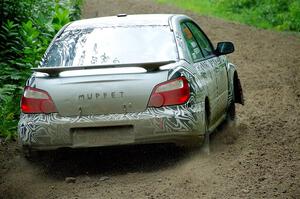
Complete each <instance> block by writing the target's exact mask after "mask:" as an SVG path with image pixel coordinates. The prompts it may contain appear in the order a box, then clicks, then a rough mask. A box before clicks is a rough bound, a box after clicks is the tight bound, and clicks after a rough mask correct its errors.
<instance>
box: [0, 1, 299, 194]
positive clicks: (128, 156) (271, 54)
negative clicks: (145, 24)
mask: <svg viewBox="0 0 300 199" xmlns="http://www.w3.org/2000/svg"><path fill="white" fill-rule="evenodd" d="M83 13H84V17H86V18H88V17H95V16H107V15H115V14H117V13H127V14H132V13H185V14H187V15H189V16H191V17H192V18H194V19H195V20H196V21H197V22H198V23H199V24H200V25H201V26H202V27H203V29H204V30H205V32H207V33H208V35H209V36H210V37H211V39H212V41H213V42H214V43H216V42H217V41H226V40H230V41H233V42H234V44H235V46H236V52H235V53H234V54H232V55H230V58H231V60H232V61H233V62H234V63H235V64H236V65H237V66H238V71H239V75H240V78H241V81H242V83H243V87H244V91H245V97H246V105H245V106H243V107H238V110H237V114H238V120H237V123H236V124H235V125H232V126H231V127H229V128H226V129H223V130H219V131H218V132H216V133H215V134H214V135H213V138H212V152H211V154H210V155H209V156H206V155H205V154H202V153H200V152H199V151H193V152H189V153H187V152H184V151H181V150H179V149H177V148H173V147H162V146H159V147H157V146H156V147H153V146H152V147H150V146H146V147H145V146H144V147H141V146H138V147H129V148H127V147H124V148H117V149H116V148H115V149H103V150H96V151H80V152H65V153H63V154H61V155H59V156H58V157H56V158H55V159H52V160H49V159H47V158H43V159H42V160H40V161H39V162H33V163H28V162H27V161H25V160H24V159H23V158H22V157H21V156H20V152H19V150H18V148H17V146H16V144H9V145H4V146H1V147H0V175H1V177H0V198H300V179H299V172H300V168H299V167H300V160H299V158H300V154H299V150H300V130H299V129H300V109H299V107H300V80H299V78H300V56H299V55H300V39H299V37H295V36H292V35H290V34H286V33H277V32H272V31H267V30H258V29H256V28H253V27H248V26H246V25H240V24H235V23H231V22H226V21H222V20H219V19H215V18H210V17H203V16H198V15H196V14H193V13H191V12H189V11H183V10H179V9H176V8H173V7H170V6H165V5H158V4H155V3H153V2H152V1H146V0H127V1H116V0H98V1H97V0H88V1H86V6H85V9H84V11H83ZM65 177H75V178H76V182H75V183H66V182H65ZM71 181H72V179H71Z"/></svg>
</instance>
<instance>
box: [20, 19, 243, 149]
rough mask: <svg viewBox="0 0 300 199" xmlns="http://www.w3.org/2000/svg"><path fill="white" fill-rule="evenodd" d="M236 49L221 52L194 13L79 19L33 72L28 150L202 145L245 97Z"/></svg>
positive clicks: (27, 102)
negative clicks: (234, 56) (232, 56)
mask: <svg viewBox="0 0 300 199" xmlns="http://www.w3.org/2000/svg"><path fill="white" fill-rule="evenodd" d="M233 51H234V46H233V44H232V43H231V42H220V43H218V44H217V47H216V48H214V47H213V45H212V43H211V42H210V40H209V39H208V37H207V36H206V35H205V33H204V32H203V31H202V30H201V29H200V27H199V26H198V25H197V24H196V23H195V22H194V21H193V20H192V19H191V18H189V17H187V16H185V15H164V14H163V15H128V16H127V15H125V14H124V15H118V16H113V17H103V18H94V19H84V20H79V21H75V22H72V23H69V24H67V25H66V26H64V27H63V28H62V29H61V30H60V31H59V32H58V34H57V35H56V36H55V38H54V39H53V41H52V43H51V44H50V46H49V48H48V49H47V51H46V53H45V55H44V57H43V59H42V61H41V64H40V66H39V67H38V68H33V69H32V70H33V71H34V73H33V74H32V76H31V77H30V78H29V79H28V81H27V83H26V86H25V88H24V94H23V96H22V100H21V112H22V113H21V116H20V121H19V124H18V133H19V140H20V143H21V144H22V146H23V148H24V150H32V149H34V150H50V149H58V148H64V147H70V148H82V147H98V146H113V145H130V144H146V143H175V144H178V145H192V144H195V143H201V142H202V141H203V140H204V139H203V138H204V137H205V135H206V136H208V135H209V133H210V132H212V131H213V130H214V129H215V128H216V127H217V126H218V125H219V124H220V123H221V122H222V121H224V120H225V119H226V118H231V119H234V117H235V104H234V103H240V104H243V94H242V88H241V84H240V81H239V78H238V74H237V71H236V67H235V65H233V64H232V63H230V62H229V61H228V59H227V58H226V56H225V55H226V54H229V53H232V52H233Z"/></svg>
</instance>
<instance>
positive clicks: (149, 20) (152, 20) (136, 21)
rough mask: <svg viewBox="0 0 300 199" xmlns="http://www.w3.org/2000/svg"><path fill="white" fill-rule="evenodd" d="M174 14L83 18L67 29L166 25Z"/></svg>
mask: <svg viewBox="0 0 300 199" xmlns="http://www.w3.org/2000/svg"><path fill="white" fill-rule="evenodd" d="M172 16H174V14H143V15H126V14H124V15H123V14H122V15H119V16H110V17H98V18H91V19H83V20H78V21H74V22H72V23H71V24H70V25H69V26H68V27H67V30H69V29H85V28H97V27H116V26H120V27H126V26H168V25H169V19H170V18H171V17H172Z"/></svg>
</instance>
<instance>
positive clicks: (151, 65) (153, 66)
mask: <svg viewBox="0 0 300 199" xmlns="http://www.w3.org/2000/svg"><path fill="white" fill-rule="evenodd" d="M171 63H175V61H174V60H170V61H161V62H147V63H132V64H109V65H91V66H61V67H39V68H31V70H33V71H34V72H41V73H47V74H48V75H49V76H52V77H53V76H58V74H59V73H61V72H64V71H72V70H86V69H103V68H119V67H142V68H144V69H146V70H147V71H155V70H157V69H158V68H159V67H160V66H163V65H167V64H171Z"/></svg>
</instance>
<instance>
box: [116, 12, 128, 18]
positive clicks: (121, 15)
mask: <svg viewBox="0 0 300 199" xmlns="http://www.w3.org/2000/svg"><path fill="white" fill-rule="evenodd" d="M117 17H127V14H126V13H123V14H118V15H117Z"/></svg>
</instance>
